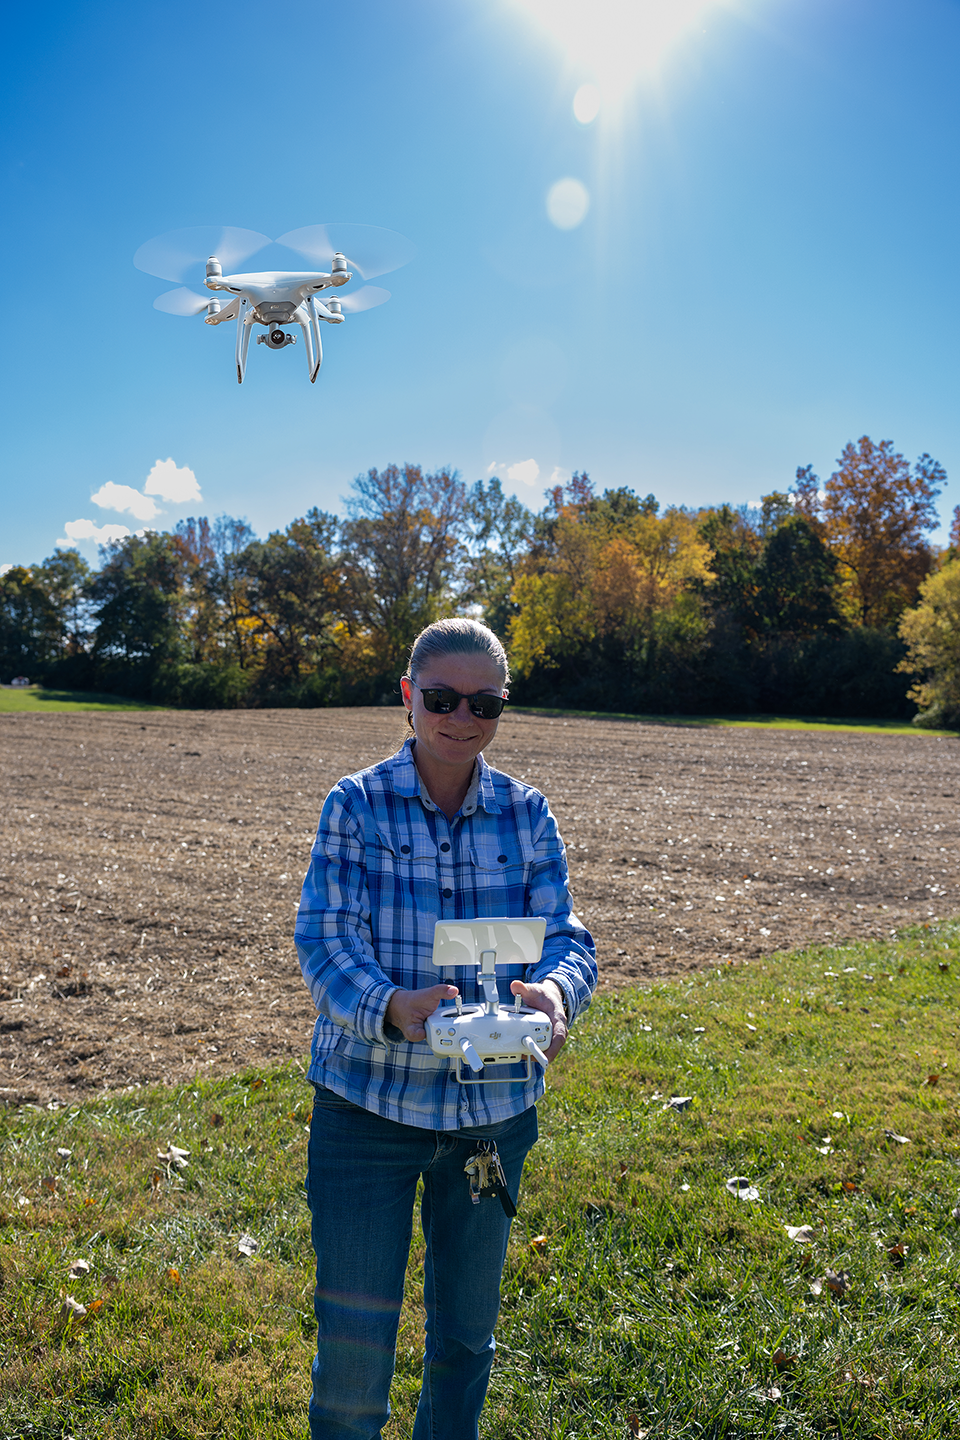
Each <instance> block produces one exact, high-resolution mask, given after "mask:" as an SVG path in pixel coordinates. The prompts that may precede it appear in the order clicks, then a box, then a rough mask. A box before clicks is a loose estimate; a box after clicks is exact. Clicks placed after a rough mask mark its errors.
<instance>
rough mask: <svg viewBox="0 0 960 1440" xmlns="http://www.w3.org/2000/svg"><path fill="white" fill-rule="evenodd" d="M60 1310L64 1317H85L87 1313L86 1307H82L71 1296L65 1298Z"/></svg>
mask: <svg viewBox="0 0 960 1440" xmlns="http://www.w3.org/2000/svg"><path fill="white" fill-rule="evenodd" d="M60 1309H61V1310H62V1311H63V1312H64V1314H66V1315H86V1313H87V1307H86V1305H82V1304H81V1303H80V1301H79V1300H74V1298H73V1296H72V1295H67V1296H66V1298H65V1299H64V1302H63V1304H62V1305H61V1306H60Z"/></svg>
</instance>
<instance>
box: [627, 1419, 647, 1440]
mask: <svg viewBox="0 0 960 1440" xmlns="http://www.w3.org/2000/svg"><path fill="white" fill-rule="evenodd" d="M627 1429H628V1430H629V1431H630V1434H631V1435H633V1436H636V1440H645V1437H646V1436H647V1435H648V1434H649V1433H650V1432H649V1431H648V1430H644V1429H643V1428H642V1426H641V1424H640V1416H639V1415H628V1416H627Z"/></svg>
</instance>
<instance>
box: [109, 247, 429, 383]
mask: <svg viewBox="0 0 960 1440" xmlns="http://www.w3.org/2000/svg"><path fill="white" fill-rule="evenodd" d="M273 244H276V245H283V246H285V247H286V248H287V249H288V250H293V251H295V252H296V253H297V254H298V255H302V256H304V257H305V258H306V259H308V260H312V261H313V262H314V263H315V264H316V263H319V264H322V265H325V266H327V267H328V268H327V269H325V270H321V271H307V270H263V271H258V272H256V273H250V274H239V275H234V274H229V273H228V274H226V275H225V274H224V273H223V272H224V268H226V269H227V270H228V271H229V269H230V268H231V267H232V266H234V265H237V264H239V263H240V262H241V261H243V260H246V259H247V258H248V257H249V256H251V255H254V254H256V252H257V251H259V250H262V249H263V248H264V247H265V246H267V245H273ZM412 255H413V246H412V245H411V244H410V242H409V241H408V240H405V239H404V237H403V236H402V235H398V234H397V233H396V232H395V231H393V230H383V229H381V228H380V227H379V226H376V225H306V226H304V227H303V229H301V230H290V231H288V232H287V234H285V235H281V236H280V238H279V240H276V241H273V240H271V239H270V237H269V236H268V235H260V234H258V232H257V231H255V230H238V229H236V228H234V227H231V226H226V227H216V226H198V227H197V228H195V229H189V230H171V231H170V232H169V234H167V235H159V236H157V238H156V239H155V240H148V241H147V243H146V244H145V245H141V246H140V249H139V250H138V251H137V253H136V255H134V257H133V263H134V265H136V267H137V269H138V270H143V271H144V272H145V273H146V274H147V275H157V276H159V278H160V279H161V280H181V281H182V280H194V281H199V280H200V279H201V275H202V271H201V267H203V266H204V265H205V270H206V273H205V275H203V276H202V278H203V284H204V285H205V286H206V287H207V289H208V290H212V291H213V292H214V295H212V296H206V297H205V296H203V295H199V294H198V293H197V292H196V291H195V290H190V289H187V288H186V287H185V286H183V285H181V286H180V288H179V289H177V290H168V291H167V292H166V294H164V295H159V296H158V297H157V299H156V300H154V302H153V306H154V309H155V310H163V311H165V312H166V313H167V314H168V315H201V314H203V312H204V311H206V316H205V320H204V323H205V324H207V325H222V324H223V322H224V321H225V320H236V322H237V349H236V361H237V383H238V384H240V385H242V384H243V377H244V373H245V371H246V368H247V350H248V349H249V346H250V333H251V330H252V328H253V326H254V325H263V326H265V328H266V332H267V333H266V334H265V335H258V336H257V343H258V344H259V345H266V346H268V347H269V349H271V350H283V349H284V348H285V347H286V346H287V345H295V344H296V339H297V337H296V336H295V335H292V334H290V333H289V331H287V330H285V329H284V328H283V327H284V326H285V325H299V326H300V329H301V331H302V332H303V344H304V349H305V350H306V355H307V370H308V371H309V374H310V381H311V383H313V382H314V381H315V380H316V378H317V376H318V375H319V373H320V366H321V364H322V363H323V346H322V345H321V342H320V321H321V320H322V321H324V322H325V323H326V324H327V325H342V324H343V321H344V316H345V315H347V314H349V313H351V312H358V311H361V310H371V309H373V307H374V306H375V305H382V304H383V303H384V301H385V300H389V299H390V291H389V290H381V289H380V288H379V287H378V286H376V285H363V286H361V287H360V289H358V290H354V291H352V292H351V293H349V294H347V295H340V294H338V295H337V298H336V299H333V298H330V299H328V300H320V299H318V295H319V293H320V291H322V290H329V289H336V290H337V291H338V292H339V290H340V289H341V288H342V287H343V286H345V285H348V284H349V282H350V281H351V280H352V279H353V277H354V272H356V273H357V274H359V275H360V277H361V278H362V279H363V280H369V279H371V278H372V277H373V276H375V275H385V274H387V272H388V271H390V270H397V269H399V267H400V266H401V265H405V264H406V263H407V261H408V260H409V259H410V258H411V256H412ZM223 291H226V293H227V295H229V297H230V298H229V300H228V301H227V303H226V304H224V303H223V302H222V301H221V300H220V299H219V298H218V296H217V293H216V292H223Z"/></svg>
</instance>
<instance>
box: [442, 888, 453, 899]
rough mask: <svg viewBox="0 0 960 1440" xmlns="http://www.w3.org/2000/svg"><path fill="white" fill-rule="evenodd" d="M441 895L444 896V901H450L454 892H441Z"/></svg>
mask: <svg viewBox="0 0 960 1440" xmlns="http://www.w3.org/2000/svg"><path fill="white" fill-rule="evenodd" d="M440 894H441V895H442V896H443V898H444V900H449V899H450V896H451V895H452V894H453V891H452V890H441V891H440Z"/></svg>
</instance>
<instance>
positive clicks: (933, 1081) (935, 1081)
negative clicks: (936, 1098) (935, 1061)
mask: <svg viewBox="0 0 960 1440" xmlns="http://www.w3.org/2000/svg"><path fill="white" fill-rule="evenodd" d="M925 1083H926V1084H927V1085H939V1084H940V1073H939V1071H935V1072H934V1073H933V1074H932V1075H928V1076H927V1078H926V1082H925Z"/></svg>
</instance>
